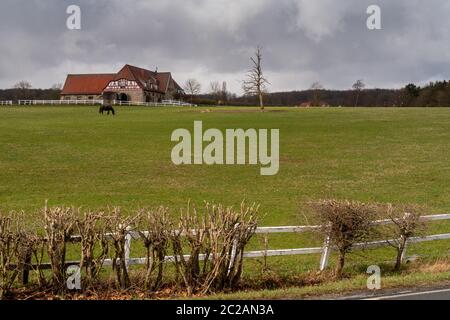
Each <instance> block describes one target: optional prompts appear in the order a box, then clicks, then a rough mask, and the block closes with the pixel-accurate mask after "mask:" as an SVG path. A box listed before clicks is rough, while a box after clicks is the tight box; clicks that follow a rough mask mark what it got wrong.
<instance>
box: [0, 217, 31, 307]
mask: <svg viewBox="0 0 450 320" xmlns="http://www.w3.org/2000/svg"><path fill="white" fill-rule="evenodd" d="M23 234H24V228H23V218H22V215H21V214H14V213H12V214H9V215H4V214H2V213H1V212H0V299H4V298H5V297H6V296H7V295H8V294H9V293H10V290H11V288H12V286H13V285H14V282H15V280H16V278H17V276H18V275H19V273H20V271H21V267H22V266H23V258H24V252H25V248H26V247H25V246H24V240H23V239H24V238H23Z"/></svg>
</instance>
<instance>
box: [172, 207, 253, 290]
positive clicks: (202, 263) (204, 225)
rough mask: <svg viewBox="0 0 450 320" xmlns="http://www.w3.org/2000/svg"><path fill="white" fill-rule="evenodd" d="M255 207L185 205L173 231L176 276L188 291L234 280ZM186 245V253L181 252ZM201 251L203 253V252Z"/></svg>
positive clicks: (239, 270) (226, 285)
mask: <svg viewBox="0 0 450 320" xmlns="http://www.w3.org/2000/svg"><path fill="white" fill-rule="evenodd" d="M257 216H258V207H257V206H255V205H253V206H246V205H245V204H242V205H241V208H240V210H239V211H236V210H234V209H233V208H232V207H227V208H226V207H224V206H222V205H211V204H208V203H207V204H206V205H205V210H204V212H203V214H202V213H199V212H198V211H197V210H196V208H195V207H194V208H192V207H191V206H190V205H189V206H188V208H187V210H186V212H182V213H181V217H180V220H179V225H178V228H179V229H178V230H177V231H174V232H173V233H172V245H173V251H174V254H175V267H176V271H177V278H179V277H181V278H182V281H183V284H184V286H185V287H186V289H187V292H188V294H193V293H196V292H201V293H207V292H210V291H211V290H224V289H226V288H232V287H233V286H235V285H236V284H237V282H238V281H239V279H240V277H241V273H242V264H243V253H244V248H245V246H246V245H247V243H248V242H249V240H250V238H251V237H252V236H253V234H254V232H255V230H256V226H257V221H258V218H257ZM185 247H187V249H188V251H189V255H190V256H189V257H188V258H187V257H185V256H184V250H183V249H184V248H185ZM202 254H203V256H202Z"/></svg>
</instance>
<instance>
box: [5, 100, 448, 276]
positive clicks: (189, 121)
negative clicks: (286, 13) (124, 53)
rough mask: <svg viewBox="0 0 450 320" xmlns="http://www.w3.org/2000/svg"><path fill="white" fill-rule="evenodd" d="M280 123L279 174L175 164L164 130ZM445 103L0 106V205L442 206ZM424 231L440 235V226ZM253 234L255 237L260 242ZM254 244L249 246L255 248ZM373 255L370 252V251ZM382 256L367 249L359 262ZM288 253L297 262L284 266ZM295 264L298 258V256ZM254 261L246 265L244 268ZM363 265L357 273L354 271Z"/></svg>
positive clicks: (270, 211)
mask: <svg viewBox="0 0 450 320" xmlns="http://www.w3.org/2000/svg"><path fill="white" fill-rule="evenodd" d="M195 120H202V121H203V126H204V128H218V129H221V130H225V129H228V128H243V129H248V128H255V129H280V171H279V173H278V174H277V175H275V176H261V175H260V166H249V165H241V166H238V165H236V166H226V165H224V166H208V165H191V166H176V165H174V164H172V161H171V150H172V148H173V146H174V145H175V143H174V142H171V140H170V137H171V133H172V132H173V130H175V129H178V128H187V129H190V130H192V127H193V123H194V121H195ZM449 181H450V109H444V108H395V109H394V108H310V109H308V108H268V109H267V112H264V113H261V112H259V111H258V110H257V109H255V108H214V107H213V108H209V109H208V110H207V109H206V108H167V109H163V108H142V107H122V108H118V109H117V115H116V116H115V117H112V116H110V117H108V116H100V115H99V114H98V112H97V108H96V107H78V106H77V107H75V106H74V107H2V108H0V208H1V209H2V210H3V211H8V210H25V211H26V213H27V215H29V221H30V223H32V222H35V221H38V220H39V216H38V214H37V213H36V212H37V211H38V210H39V209H40V208H42V207H43V205H44V201H45V200H46V199H48V200H49V204H50V205H67V206H76V207H79V206H82V207H85V208H92V209H97V208H104V207H106V206H120V207H122V208H123V209H124V210H125V211H126V210H133V209H135V208H139V207H153V206H159V205H164V206H169V207H171V208H174V209H175V210H174V214H176V212H177V208H182V207H185V206H186V204H187V202H188V201H191V202H193V203H197V204H199V205H201V204H202V202H203V201H205V200H206V201H211V202H220V203H224V204H226V205H234V206H239V204H240V203H241V202H242V201H243V200H245V201H247V202H249V203H253V202H256V203H259V204H260V205H261V210H260V211H261V213H262V214H263V218H262V222H261V225H264V226H278V225H302V224H307V223H312V222H313V220H314V219H313V217H311V215H310V214H309V213H308V212H306V211H304V210H303V204H304V203H305V202H307V201H311V200H316V199H324V198H339V199H345V198H346V199H352V200H360V201H373V202H393V203H414V204H421V205H425V206H426V207H427V208H428V209H429V212H430V213H447V212H450V183H449ZM433 231H434V232H450V225H449V224H448V223H447V224H446V223H443V222H440V223H439V224H438V225H435V226H434V227H433ZM259 240H260V239H259ZM259 240H256V241H254V243H253V244H252V247H260V246H261V241H259ZM317 244H319V245H320V241H318V240H317V239H314V237H312V236H310V235H302V236H299V235H288V234H285V235H278V236H273V237H271V240H270V246H271V248H289V247H296V246H309V245H317ZM449 244H450V242H449V241H438V242H432V243H427V244H421V245H417V246H414V248H413V249H411V251H409V252H410V253H418V254H423V255H431V256H436V257H437V256H440V255H443V254H447V253H448V248H449ZM380 257H381V258H380ZM391 258H393V252H392V250H391V251H389V250H388V249H379V250H373V251H371V252H370V253H368V255H366V256H364V258H362V257H361V256H360V254H355V256H354V258H353V259H354V261H360V262H362V263H363V264H364V265H366V264H370V263H371V262H377V261H378V262H379V260H380V259H381V260H382V261H386V260H388V259H391ZM270 261H273V262H274V263H273V268H275V269H277V270H278V271H279V272H282V273H288V274H298V273H299V272H301V271H305V270H312V269H314V268H317V264H318V257H284V258H271V259H270ZM293 261H296V263H293ZM298 261H302V263H298ZM258 263H259V262H255V261H253V262H250V263H249V265H250V267H249V268H250V269H252V267H251V266H252V265H253V267H254V268H257V267H258V265H259V264H258ZM363 272H364V271H363Z"/></svg>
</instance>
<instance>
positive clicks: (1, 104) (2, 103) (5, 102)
mask: <svg viewBox="0 0 450 320" xmlns="http://www.w3.org/2000/svg"><path fill="white" fill-rule="evenodd" d="M12 104H13V102H12V101H0V106H11V105H12Z"/></svg>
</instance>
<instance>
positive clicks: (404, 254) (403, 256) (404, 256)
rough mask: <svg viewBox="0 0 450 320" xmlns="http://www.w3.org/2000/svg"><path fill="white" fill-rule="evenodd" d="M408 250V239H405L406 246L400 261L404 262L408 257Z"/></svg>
mask: <svg viewBox="0 0 450 320" xmlns="http://www.w3.org/2000/svg"><path fill="white" fill-rule="evenodd" d="M407 250H408V239H406V241H405V248H404V249H403V252H402V255H401V256H400V262H401V263H402V264H403V261H404V260H405V258H406V251H407Z"/></svg>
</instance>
